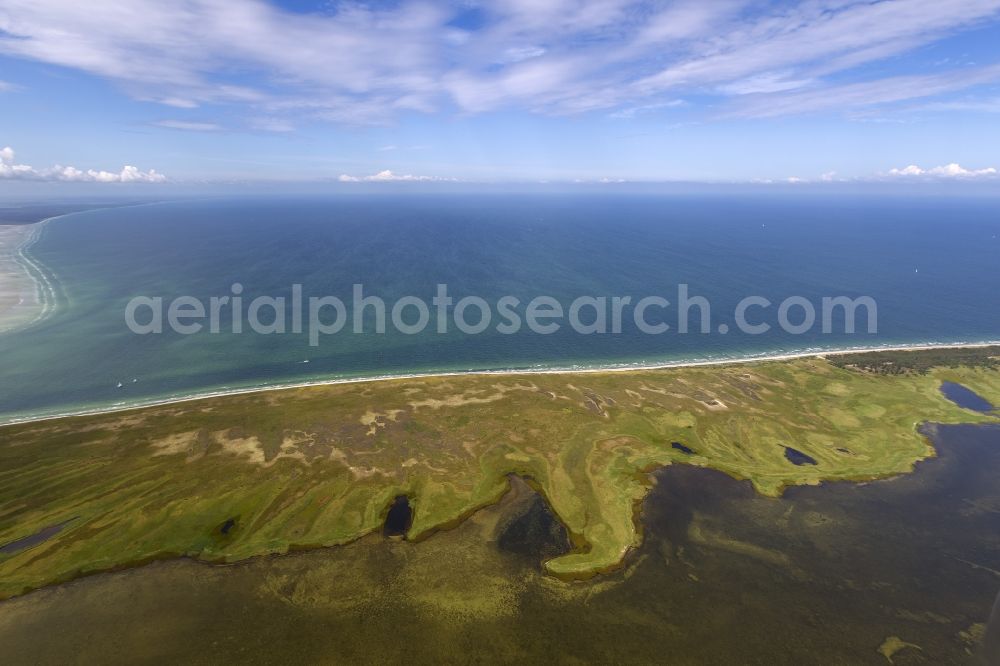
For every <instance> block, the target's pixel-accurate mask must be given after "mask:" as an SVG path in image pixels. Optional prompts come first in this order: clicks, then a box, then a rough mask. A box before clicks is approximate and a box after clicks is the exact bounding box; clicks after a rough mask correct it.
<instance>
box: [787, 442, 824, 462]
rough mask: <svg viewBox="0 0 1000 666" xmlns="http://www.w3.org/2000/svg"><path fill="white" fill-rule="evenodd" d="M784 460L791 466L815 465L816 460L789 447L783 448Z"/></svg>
mask: <svg viewBox="0 0 1000 666" xmlns="http://www.w3.org/2000/svg"><path fill="white" fill-rule="evenodd" d="M785 458H787V459H788V461H789V462H791V463H792V464H793V465H815V464H816V459H815V458H813V457H812V456H810V455H808V454H806V453H802V452H801V451H799V450H798V449H793V448H792V447H790V446H786V447H785Z"/></svg>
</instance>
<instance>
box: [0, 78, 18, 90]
mask: <svg viewBox="0 0 1000 666" xmlns="http://www.w3.org/2000/svg"><path fill="white" fill-rule="evenodd" d="M15 88H16V86H15V85H14V84H13V83H8V82H7V81H0V92H10V91H12V90H14V89H15Z"/></svg>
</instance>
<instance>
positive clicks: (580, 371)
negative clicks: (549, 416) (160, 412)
mask: <svg viewBox="0 0 1000 666" xmlns="http://www.w3.org/2000/svg"><path fill="white" fill-rule="evenodd" d="M996 346H1000V340H997V341H984V342H954V343H948V342H944V343H913V344H898V345H886V346H881V347H854V348H841V349H824V350H817V349H811V350H806V351H800V352H784V353H775V354H763V355H759V356H744V357H733V358H727V359H713V360H679V361H667V362H662V363H647V364H641V365H611V366H593V367H585V368H580V367H569V368H537V369H530V368H528V369H497V370H451V371H439V372H434V371H430V372H411V373H397V374H388V375H372V376H365V377H342V378H336V379H317V380H309V381H301V382H286V383H279V384H271V385H258V386H248V387H244V388H233V389H222V390H215V391H212V390H209V391H206V392H202V393H192V394H189V395H179V396H171V397H167V398H159V399H157V398H153V399H150V400H147V401H138V402H135V403H130V404H122V403H117V404H113V405H109V406H105V407H95V408H92V409H81V410H76V411H69V412H61V413H57V414H49V415H40V416H25V417H13V418H8V419H2V420H0V428H4V427H9V426H16V425H24V424H30V423H40V422H43V421H54V420H58V419H68V418H74V417H82V416H99V415H103V414H117V413H120V412H129V411H135V410H139V409H147V408H151V407H163V406H167V405H175V404H181V403H186V402H195V401H198V400H208V399H212V398H224V397H228V396H236V395H251V394H256V393H269V392H272V391H286V390H292V389H300V388H309V387H313V386H336V385H340V384H364V383H372V382H387V381H397V380H406V379H426V378H434V377H491V376H531V375H563V374H564V375H585V374H600V373H625V372H647V371H651V370H670V369H680V368H696V367H711V366H721V365H744V364H748V363H777V362H783V361H793V360H797V359H803V358H823V357H826V356H844V355H849V354H874V353H878V352H899V351H914V352H916V351H932V350H938V349H983V348H988V347H996Z"/></svg>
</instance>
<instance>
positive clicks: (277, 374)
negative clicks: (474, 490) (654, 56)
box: [0, 192, 1000, 422]
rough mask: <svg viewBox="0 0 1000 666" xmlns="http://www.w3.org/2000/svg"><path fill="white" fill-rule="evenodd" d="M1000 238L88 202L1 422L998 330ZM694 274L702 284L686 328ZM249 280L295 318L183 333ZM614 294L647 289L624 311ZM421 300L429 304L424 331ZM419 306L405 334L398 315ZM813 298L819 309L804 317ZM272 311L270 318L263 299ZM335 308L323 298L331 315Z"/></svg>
mask: <svg viewBox="0 0 1000 666" xmlns="http://www.w3.org/2000/svg"><path fill="white" fill-rule="evenodd" d="M998 236H1000V200H998V199H996V198H988V197H982V198H980V197H964V198H958V197H954V198H948V197H944V198H938V197H930V196H927V197H892V196H851V197H843V196H841V197H827V196H822V195H817V194H814V193H810V194H799V195H796V194H777V193H761V194H743V195H734V196H721V195H715V194H701V195H676V194H672V195H654V194H634V193H627V194H626V193H612V192H604V193H600V192H593V193H585V194H581V193H574V194H555V193H546V194H540V193H535V194H503V195H500V194H440V193H437V194H431V193H425V194H377V193H373V194H350V195H338V196H309V197H302V196H296V197H291V196H285V197H276V196H253V197H241V198H239V199H217V198H216V199H199V200H185V201H174V202H165V203H157V204H149V205H138V206H127V207H117V208H106V209H99V210H90V211H85V212H76V213H71V214H68V215H64V216H61V217H56V218H53V219H50V220H48V221H47V222H45V224H44V227H43V229H42V231H41V233H40V234H38V235H37V238H36V240H35V242H34V243H33V245H31V247H30V248H29V249H28V250H27V253H28V254H30V259H31V261H32V262H33V264H34V265H35V266H36V267H37V268H38V270H39V271H40V272H41V278H43V279H44V281H45V283H46V288H45V290H44V291H45V294H44V296H45V298H46V300H47V306H48V307H47V310H46V311H47V315H46V316H45V317H44V318H42V319H40V320H39V321H37V322H35V323H34V324H32V325H31V326H28V327H26V328H21V329H18V330H14V331H10V332H6V333H3V334H0V422H4V421H13V420H21V419H26V418H33V417H40V416H46V415H56V414H63V413H72V412H79V411H86V410H99V409H106V408H111V407H115V406H124V405H137V404H144V403H148V402H153V401H160V400H169V399H175V398H180V397H186V396H194V395H202V394H209V393H217V392H223V391H231V390H240V389H250V388H254V387H264V386H275V385H284V384H295V383H304V382H313V381H326V380H333V379H351V378H366V377H385V376H395V375H409V374H422V373H438V372H466V371H511V370H544V369H585V368H599V367H609V368H620V367H632V366H635V367H639V366H649V365H659V364H669V363H682V362H700V361H713V360H714V361H718V360H724V359H737V358H749V357H763V356H771V355H782V354H790V353H801V352H806V351H821V350H834V349H851V348H870V347H880V346H905V345H920V344H928V343H976V342H987V341H995V340H997V339H1000V239H998ZM234 285H238V287H234ZM296 285H298V286H296ZM355 285H361V289H362V294H363V295H364V296H377V297H379V298H381V299H382V300H383V301H384V302H385V303H386V320H387V325H386V328H385V331H384V332H379V331H378V327H377V319H378V317H377V315H376V314H375V310H374V308H372V307H369V308H367V309H365V310H363V311H362V315H363V316H362V317H361V319H360V320H359V324H360V329H361V330H360V332H355V331H354V322H353V314H354V310H355V308H354V307H353V305H354V302H353V299H354V293H355V289H356V288H357V287H355ZM438 285H445V286H446V289H447V294H448V296H449V297H451V298H452V299H453V301H452V305H451V307H450V308H449V309H448V310H447V311H446V316H445V317H442V318H439V317H438V315H439V312H438V310H437V308H436V306H435V305H434V304H433V301H432V299H433V298H434V297H435V295H437V294H438V290H439V288H440V287H439V286H438ZM682 288H683V289H686V292H685V293H686V294H687V297H688V298H689V299H695V301H690V302H689V303H688V307H687V308H686V311H687V312H688V314H689V327H688V328H689V330H688V331H687V332H686V333H684V332H681V331H680V330H679V329H680V328H681V327H680V308H679V304H680V303H681V302H682V300H681V298H680V296H681V291H680V290H681V289H682ZM237 292H238V293H237ZM296 294H301V302H302V303H303V306H302V307H303V309H304V313H303V320H304V321H303V326H302V331H301V332H296V331H297V327H296V326H295V324H294V313H293V311H292V310H293V305H292V302H293V301H294V298H295V296H296ZM237 295H238V296H239V297H240V298H242V303H243V306H242V307H243V308H247V307H248V305H249V304H250V303H251V302H252V301H253V300H254V299H256V298H258V297H270V298H271V299H284V302H285V312H284V317H283V318H282V321H283V322H284V324H285V326H284V328H285V332H271V333H258V332H254V331H253V330H250V326H249V318H248V317H240V319H241V321H242V322H243V323H242V328H243V330H242V331H241V332H237V331H235V330H233V329H234V327H233V326H232V320H231V305H232V303H231V301H230V304H229V306H225V307H223V308H222V309H221V310H220V315H219V321H220V325H219V326H218V329H219V330H218V331H217V332H213V331H212V330H210V327H209V325H208V320H207V319H205V320H203V321H204V322H205V324H204V326H203V327H202V329H201V330H200V331H199V332H196V333H188V334H185V333H182V332H178V331H174V330H171V329H170V326H169V322H168V314H169V313H168V308H169V306H170V304H172V303H174V302H175V299H177V298H179V297H185V299H186V301H185V302H186V303H187V304H188V305H187V306H184V305H179V306H177V307H178V312H179V313H181V314H183V313H184V312H190V311H191V310H190V307H191V305H190V303H191V301H197V302H198V303H201V304H203V306H204V307H205V309H206V310H207V309H208V308H209V304H210V299H211V298H212V297H216V298H221V297H227V296H228V297H230V298H232V297H234V296H237ZM841 296H846V297H848V298H850V299H859V298H867V299H871V301H872V302H873V303H874V304H875V305H876V329H877V330H875V331H869V326H868V324H869V323H870V322H869V316H868V315H869V313H868V309H860V310H858V316H857V321H856V322H855V332H853V333H849V332H847V331H846V330H845V329H846V325H847V320H846V317H845V316H844V314H843V310H842V309H836V308H834V309H832V310H831V312H830V316H829V317H824V312H823V307H822V303H823V299H824V298H836V297H841ZM310 297H316V298H321V297H336V298H338V299H340V301H341V302H343V303H344V304H345V306H346V318H345V326H344V327H343V328H342V329H341V330H340V331H338V332H336V333H325V334H323V335H319V336H317V338H316V339H315V340H312V341H311V340H310V328H311V327H310V326H309V314H308V310H309V298H310ZM466 297H476V298H478V299H482V301H481V302H484V303H485V304H486V306H487V309H488V310H489V312H490V317H491V319H490V322H489V324H488V325H486V326H485V327H483V328H484V330H482V331H481V332H474V331H472V329H474V328H476V326H474V325H475V324H477V323H479V322H480V320H481V317H482V313H481V311H480V307H479V305H477V304H476V303H480V301H476V302H475V303H467V304H466V307H465V308H464V310H463V312H464V319H463V321H465V322H466V326H465V328H466V331H463V330H460V329H459V328H458V326H457V325H456V323H455V319H454V309H455V304H458V303H459V301H460V300H461V299H463V298H466ZM504 297H513V299H516V302H517V303H518V305H517V306H516V307H513V308H512V310H513V311H514V312H516V313H517V314H518V316H519V317H520V319H521V321H522V325H521V326H520V327H519V328H516V329H515V330H509V329H504V328H502V327H500V326H499V325H500V324H502V323H504V322H505V321H507V322H508V323H509V320H505V319H504V318H503V317H501V315H500V310H499V309H498V307H497V304H498V303H499V302H500V299H502V298H504ZM537 297H546V298H544V299H543V300H544V303H543V305H544V307H540V308H539V310H537V312H541V313H542V314H545V313H546V312H548V313H552V312H553V304H556V305H557V306H558V307H560V308H561V309H562V311H563V317H562V318H548V319H545V318H544V317H539V318H537V321H543V322H545V323H550V322H556V323H557V324H559V325H558V327H557V328H556V329H555V330H554V331H552V332H547V333H543V332H537V331H535V330H531V328H530V327H528V326H527V325H526V321H527V306H528V304H529V303H531V302H532V301H533V300H534V299H536V298H537ZM615 297H618V298H625V297H628V298H629V299H631V300H630V304H629V305H628V306H623V310H622V312H623V314H622V316H621V317H620V318H619V319H620V326H615V325H614V316H613V312H612V307H611V303H612V300H613V299H614V298H615ZM648 297H658V298H659V299H663V300H654V301H652V302H651V304H650V305H648V306H647V308H646V310H645V311H644V321H646V322H652V323H657V324H659V323H663V324H667V325H668V326H669V329H668V330H666V331H661V332H657V333H652V332H650V331H649V330H648V327H646V328H647V330H645V331H644V330H641V329H640V327H639V326H637V324H636V322H635V318H634V306H635V305H636V304H637V303H638V302H639V301H640V300H641V299H644V298H648ZM699 297H700V298H699ZM136 298H140V299H142V300H141V301H140V302H141V303H143V304H145V305H143V306H138V307H136V309H135V312H134V314H135V319H136V320H137V321H138V322H139V323H149V324H151V323H152V321H153V317H154V313H153V310H154V308H153V306H152V305H150V304H153V303H160V304H162V307H161V316H162V321H163V329H164V330H163V332H161V333H137V332H135V331H134V330H132V329H131V328H130V327H129V325H128V323H127V318H126V313H127V309H128V306H129V303H130V302H133V303H135V301H133V299H136ZM581 298H583V299H584V302H585V303H587V304H584V305H581V306H580V307H579V308H578V309H577V311H576V313H575V314H576V320H577V321H579V322H580V323H581V324H583V325H585V324H588V323H589V324H592V325H594V326H591V327H590V329H589V332H587V330H582V331H581V330H577V328H582V329H587V327H586V326H582V327H576V328H575V327H574V326H573V325H572V321H573V320H571V318H570V317H569V314H570V310H571V306H572V304H573V302H574V301H576V300H577V299H581ZM747 298H752V299H754V300H752V301H751V303H752V305H751V306H750V307H748V308H746V310H745V311H744V313H745V317H746V319H747V320H748V323H752V324H768V325H769V327H770V328H769V330H767V331H766V332H749V331H744V330H741V327H740V326H739V325H738V320H737V318H736V312H737V308H738V306H739V304H740V303H741V302H745V299H747ZM400 299H404V301H400ZM416 299H419V300H420V301H422V302H424V303H426V304H427V306H428V314H429V320H428V323H427V325H426V327H424V328H423V330H422V331H420V332H414V331H413V329H414V328H416V326H414V325H415V324H418V323H420V322H419V320H420V317H421V312H420V310H419V306H417V305H415V304H414V301H415V300H416ZM700 299H704V303H707V305H708V310H709V316H708V326H707V327H706V328H705V329H702V326H701V325H702V323H703V322H702V311H703V308H702V306H701V305H698V304H697V303H702V301H701V300H700ZM788 299H791V300H788ZM664 301H666V302H667V303H669V304H668V305H665V304H664ZM401 302H405V303H407V305H405V306H403V307H401V309H400V310H399V313H398V314H399V315H400V321H401V322H403V323H404V324H407V325H409V326H407V327H397V326H393V325H392V308H393V306H394V305H397V304H399V303H401ZM508 302H512V301H508ZM765 302H766V303H769V304H770V305H765ZM595 303H596V305H595ZM783 303H785V304H786V305H787V307H786V308H785V309H782V307H781V306H782V304H783ZM605 305H606V306H607V307H606V308H605V307H604V306H605ZM185 308H187V309H185ZM227 308H228V309H227ZM598 309H602V310H603V311H604V312H605V320H604V322H603V323H604V326H603V328H601V327H598V326H596V324H598V323H600V320H599V317H598V315H597V310H598ZM809 309H812V311H813V312H814V314H815V316H816V320H815V322H814V323H813V324H812V325H810V326H805V324H806V323H808V310H809ZM257 314H258V320H259V321H261V322H263V323H267V322H269V321H271V320H272V319H274V309H273V308H271V307H270V306H267V305H264V306H262V307H261V308H260V309H259V310H258V313H257ZM336 314H337V313H336V311H335V308H327V309H326V310H323V311H322V316H321V317H320V319H321V320H322V321H324V322H325V323H330V322H331V321H333V320H334V319H335V318H336V317H335V315H336ZM824 319H829V321H828V322H827V323H828V324H829V325H828V326H827V327H826V328H828V329H829V330H828V331H824V326H823V320H824ZM442 320H443V322H444V328H445V330H444V332H441V331H440V330H439V325H441V324H442ZM183 321H186V322H189V323H190V322H191V321H193V320H191V319H187V320H183ZM199 321H201V320H199ZM782 322H785V323H787V324H788V326H786V327H783V326H782ZM470 325H471V326H470ZM796 326H797V327H798V328H796ZM312 328H315V327H312ZM595 328H596V329H597V330H594V329H595ZM404 329H405V330H404ZM786 329H788V330H786ZM793 329H794V330H793ZM311 342H318V344H311Z"/></svg>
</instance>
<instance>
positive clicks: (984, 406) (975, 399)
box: [941, 382, 993, 412]
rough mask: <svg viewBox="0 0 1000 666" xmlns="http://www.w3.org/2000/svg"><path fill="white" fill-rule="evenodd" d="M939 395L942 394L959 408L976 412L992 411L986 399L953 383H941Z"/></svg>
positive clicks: (991, 406)
mask: <svg viewBox="0 0 1000 666" xmlns="http://www.w3.org/2000/svg"><path fill="white" fill-rule="evenodd" d="M941 393H944V396H945V397H946V398H948V399H949V400H951V401H952V402H953V403H955V404H956V405H958V406H959V407H963V408H965V409H971V410H973V411H976V412H991V411H993V405H991V404H990V403H989V402H988V401H987V400H986V398H984V397H982V396H981V395H979V394H978V393H976V392H975V391H973V390H971V389H968V388H966V387H965V386H962V385H961V384H956V383H955V382H942V383H941Z"/></svg>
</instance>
